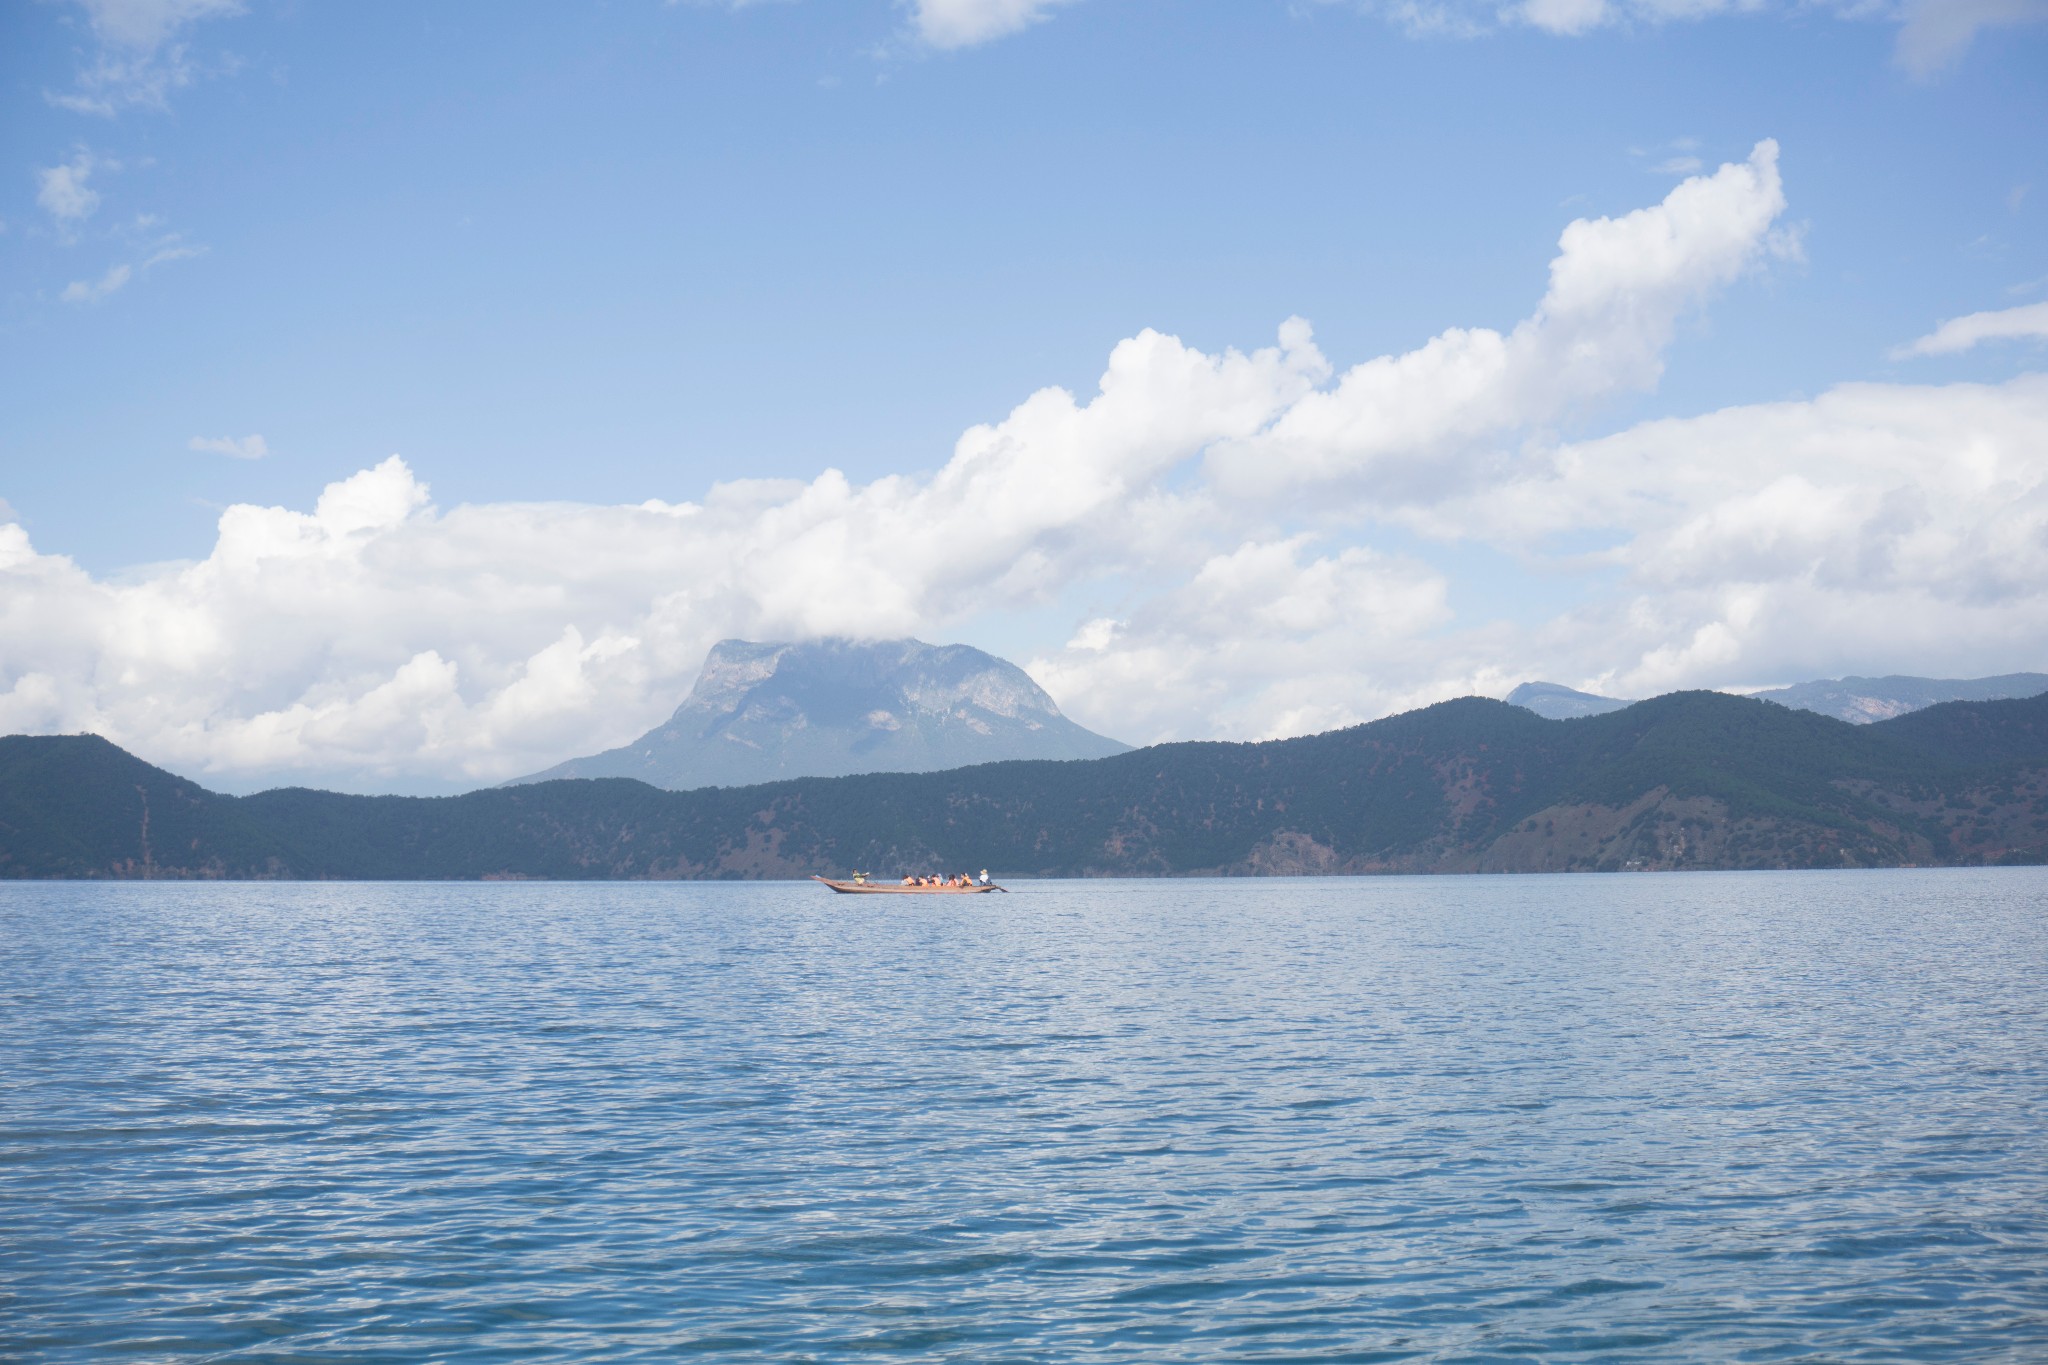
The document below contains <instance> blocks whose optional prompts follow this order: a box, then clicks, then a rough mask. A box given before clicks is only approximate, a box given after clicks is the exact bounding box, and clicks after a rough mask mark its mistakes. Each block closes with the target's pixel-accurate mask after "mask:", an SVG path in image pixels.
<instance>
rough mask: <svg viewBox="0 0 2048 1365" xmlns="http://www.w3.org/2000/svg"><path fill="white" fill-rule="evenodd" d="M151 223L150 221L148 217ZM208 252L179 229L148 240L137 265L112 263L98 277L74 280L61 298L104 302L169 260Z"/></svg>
mask: <svg viewBox="0 0 2048 1365" xmlns="http://www.w3.org/2000/svg"><path fill="white" fill-rule="evenodd" d="M143 225H144V226H147V220H144V223H143ZM205 253H206V248H205V247H198V246H188V245H186V243H185V242H184V241H183V239H181V238H180V237H179V236H178V234H176V233H175V232H173V233H168V234H166V235H164V236H162V237H159V238H157V239H156V240H155V241H154V242H150V243H147V244H146V246H145V248H144V251H143V255H142V257H141V259H139V260H137V261H135V262H134V263H133V264H127V263H122V264H118V265H114V266H110V267H108V269H107V272H106V273H105V274H103V275H101V276H100V277H99V278H98V279H97V280H73V281H72V282H71V283H70V284H67V285H65V286H64V292H63V293H62V294H60V295H59V296H58V297H60V298H61V299H63V300H64V302H66V303H100V302H103V301H105V300H106V299H107V298H109V297H110V296H112V295H113V294H116V293H118V292H119V291H121V290H122V289H125V288H126V287H127V286H128V283H129V281H131V280H134V279H137V278H139V277H140V276H142V275H145V274H147V273H148V272H149V271H151V270H154V269H155V268H156V267H158V266H160V265H163V264H165V263H166V262H169V261H183V260H190V259H191V258H192V257H194V256H202V255H204V254H205Z"/></svg>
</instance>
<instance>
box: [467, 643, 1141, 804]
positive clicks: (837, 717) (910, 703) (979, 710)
mask: <svg viewBox="0 0 2048 1365" xmlns="http://www.w3.org/2000/svg"><path fill="white" fill-rule="evenodd" d="M1129 748H1130V746H1129V745H1127V744H1121V743H1118V742H1117V741H1116V740H1113V739H1109V738H1107V737H1105V736H1102V735H1098V734H1096V733H1095V732H1094V731H1092V730H1087V729H1084V728H1082V727H1081V726H1079V725H1076V724H1075V723H1074V722H1073V721H1071V720H1068V719H1067V718H1066V717H1065V716H1064V715H1062V714H1061V713H1060V709H1059V706H1058V705H1057V704H1056V703H1055V702H1054V701H1053V699H1052V698H1051V697H1050V696H1048V695H1046V692H1045V689H1044V688H1042V687H1040V686H1039V685H1038V684H1037V683H1036V682H1033V681H1032V679H1031V675H1030V674H1028V673H1026V672H1025V671H1024V670H1023V669H1021V668H1019V667H1017V666H1016V665H1015V664H1013V663H1010V662H1009V661H1007V660H1005V659H999V658H997V657H995V656H994V655H992V654H987V653H984V652H983V651H981V650H978V649H975V648H972V647H971V646H968V645H928V644H925V643H924V642H923V641H921V640H880V641H858V640H817V641H810V642H806V643H802V644H757V643H755V642H752V641H748V640H722V641H720V642H719V643H718V644H716V645H714V646H712V649H711V653H710V654H709V655H708V656H707V657H706V658H705V660H704V668H703V671H702V672H701V673H700V674H699V675H698V678H697V682H696V685H695V686H694V687H693V688H691V690H690V695H689V696H688V697H687V698H685V699H684V701H683V704H682V705H681V706H678V707H677V708H676V710H675V714H674V715H672V716H670V717H669V719H668V721H667V722H666V723H665V724H663V725H661V726H658V727H657V728H655V729H653V730H650V731H649V732H647V733H646V734H644V735H642V736H641V737H640V738H638V739H636V740H634V741H633V742H632V743H631V744H627V745H624V746H622V747H620V748H617V749H611V750H607V751H606V752H604V753H601V754H594V755H592V756H590V757H588V758H574V759H570V760H569V761H568V762H566V763H558V764H556V765H555V766H554V767H552V768H549V769H547V770H546V771H545V772H540V773H535V774H533V775H532V776H531V777H522V778H518V779H516V780H515V781H514V782H512V783H507V784H506V785H508V786H514V785H521V784H526V783H533V782H548V781H553V780H556V779H559V778H565V777H631V778H636V779H638V780H639V781H642V782H645V783H647V784H649V785H650V786H655V787H663V788H667V789H668V790H671V791H687V790H690V789H692V788H696V787H744V786H751V785H753V784H755V783H760V782H773V781H778V780H781V779H784V778H793V777H844V776H848V775H851V774H854V773H875V772H907V773H922V772H936V771H939V770H941V769H945V768H962V767H967V766H969V765H971V764H976V763H995V762H1000V761H1002V760H1005V759H1031V758H1052V759H1076V758H1106V757H1108V756H1109V755H1111V754H1120V753H1123V752H1124V751H1125V750H1127V749H1129Z"/></svg>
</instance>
